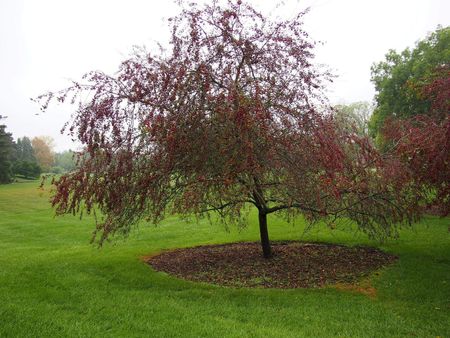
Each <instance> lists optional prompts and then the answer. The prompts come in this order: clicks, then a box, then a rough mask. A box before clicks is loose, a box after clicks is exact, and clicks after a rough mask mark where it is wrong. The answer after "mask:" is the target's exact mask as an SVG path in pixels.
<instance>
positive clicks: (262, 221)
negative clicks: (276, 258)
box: [258, 211, 272, 258]
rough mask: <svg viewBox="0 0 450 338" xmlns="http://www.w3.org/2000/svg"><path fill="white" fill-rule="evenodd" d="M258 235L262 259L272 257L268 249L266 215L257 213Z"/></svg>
mask: <svg viewBox="0 0 450 338" xmlns="http://www.w3.org/2000/svg"><path fill="white" fill-rule="evenodd" d="M258 218H259V233H260V235H261V246H262V250H263V256H264V258H271V257H272V249H271V247H270V241H269V232H268V231H267V214H266V213H265V212H262V211H259V214H258Z"/></svg>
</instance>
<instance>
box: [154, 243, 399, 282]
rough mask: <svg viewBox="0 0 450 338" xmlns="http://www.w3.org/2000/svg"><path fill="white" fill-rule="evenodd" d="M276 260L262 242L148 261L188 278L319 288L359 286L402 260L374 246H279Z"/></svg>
mask: <svg viewBox="0 0 450 338" xmlns="http://www.w3.org/2000/svg"><path fill="white" fill-rule="evenodd" d="M272 248H273V253H274V255H273V258H271V259H265V258H263V257H262V255H261V245H260V243H232V244H223V245H208V246H199V247H193V248H186V249H176V250H172V251H167V252H162V253H160V254H158V255H156V256H152V257H150V258H147V259H145V260H146V261H147V262H148V263H149V264H150V265H151V266H152V267H153V268H154V269H155V270H157V271H164V272H166V273H168V274H171V275H175V276H177V277H179V278H182V279H187V280H190V281H196V282H207V283H213V284H218V285H225V286H232V287H262V288H314V287H323V286H326V285H330V284H338V283H355V282H357V281H358V280H360V279H361V278H363V277H365V276H368V275H369V274H371V273H372V272H374V271H376V270H378V269H380V268H381V267H383V266H386V265H388V264H391V263H393V262H394V261H395V260H396V259H397V257H395V256H393V255H390V254H387V253H384V252H382V251H380V250H378V249H375V248H370V247H346V246H342V245H332V244H318V243H301V242H294V241H284V242H274V243H273V246H272Z"/></svg>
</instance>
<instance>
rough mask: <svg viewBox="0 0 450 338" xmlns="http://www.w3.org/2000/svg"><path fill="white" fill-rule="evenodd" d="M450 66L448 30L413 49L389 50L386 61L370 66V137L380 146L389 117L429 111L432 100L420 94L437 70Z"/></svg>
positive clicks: (433, 34)
mask: <svg viewBox="0 0 450 338" xmlns="http://www.w3.org/2000/svg"><path fill="white" fill-rule="evenodd" d="M449 64H450V27H445V28H441V27H438V29H437V30H436V31H435V32H433V33H431V34H430V35H429V36H427V37H426V38H425V39H424V40H421V41H419V42H417V44H416V46H415V48H414V49H409V48H407V49H405V50H404V51H403V52H401V53H397V52H396V51H395V50H390V51H389V52H388V53H387V54H386V55H385V60H384V61H381V62H379V63H375V64H373V66H372V68H371V70H372V82H373V83H374V84H375V90H376V96H375V101H376V107H375V110H374V112H373V115H372V118H371V119H370V123H369V130H370V134H371V136H373V137H376V138H377V143H378V144H382V143H383V141H382V137H381V135H382V133H381V129H382V127H383V125H384V122H385V120H386V119H387V118H388V117H392V118H408V117H412V116H416V115H422V114H427V113H428V112H430V108H431V101H430V99H429V98H427V97H424V96H423V95H422V92H421V88H422V87H423V84H424V82H427V81H429V79H430V78H432V77H433V76H434V73H435V72H436V70H438V69H440V68H441V67H446V66H447V67H448V65H449Z"/></svg>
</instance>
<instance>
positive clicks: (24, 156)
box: [16, 136, 37, 163]
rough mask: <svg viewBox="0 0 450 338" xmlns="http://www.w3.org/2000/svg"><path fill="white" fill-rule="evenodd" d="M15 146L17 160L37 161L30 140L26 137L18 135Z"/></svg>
mask: <svg viewBox="0 0 450 338" xmlns="http://www.w3.org/2000/svg"><path fill="white" fill-rule="evenodd" d="M16 148H17V160H18V161H27V162H35V163H36V162H37V161H36V156H35V153H34V149H33V146H32V144H31V140H30V139H29V138H28V137H26V136H24V137H22V138H20V137H19V138H18V139H17V146H16Z"/></svg>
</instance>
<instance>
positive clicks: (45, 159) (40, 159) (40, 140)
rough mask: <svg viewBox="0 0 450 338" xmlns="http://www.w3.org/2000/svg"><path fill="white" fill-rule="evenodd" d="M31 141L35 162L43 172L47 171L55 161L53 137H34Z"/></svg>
mask: <svg viewBox="0 0 450 338" xmlns="http://www.w3.org/2000/svg"><path fill="white" fill-rule="evenodd" d="M31 143H32V145H33V150H34V155H35V157H36V161H37V163H38V164H39V166H40V167H41V168H42V170H43V171H44V172H49V171H50V169H51V167H52V166H53V164H54V162H55V157H54V156H55V155H54V153H53V147H54V145H53V139H52V138H51V137H48V136H40V137H34V138H33V140H32V141H31Z"/></svg>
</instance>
